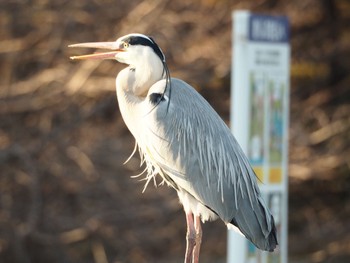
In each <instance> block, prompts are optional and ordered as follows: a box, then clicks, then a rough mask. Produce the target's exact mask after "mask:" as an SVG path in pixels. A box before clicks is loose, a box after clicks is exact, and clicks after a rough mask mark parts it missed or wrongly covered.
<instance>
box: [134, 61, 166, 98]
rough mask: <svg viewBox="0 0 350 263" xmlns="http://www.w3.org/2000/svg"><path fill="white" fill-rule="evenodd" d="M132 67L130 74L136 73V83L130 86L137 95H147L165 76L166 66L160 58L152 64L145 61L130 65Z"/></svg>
mask: <svg viewBox="0 0 350 263" xmlns="http://www.w3.org/2000/svg"><path fill="white" fill-rule="evenodd" d="M130 69H131V70H130V74H134V83H133V84H132V85H130V88H131V89H132V90H131V91H132V93H133V94H134V95H135V96H139V97H146V95H147V93H148V90H149V89H150V88H151V87H152V85H153V84H155V83H156V82H157V81H159V80H161V79H162V78H163V72H164V66H163V64H162V62H161V61H160V60H159V61H157V62H156V63H153V64H152V65H150V64H149V63H147V62H145V63H142V64H139V65H137V66H130Z"/></svg>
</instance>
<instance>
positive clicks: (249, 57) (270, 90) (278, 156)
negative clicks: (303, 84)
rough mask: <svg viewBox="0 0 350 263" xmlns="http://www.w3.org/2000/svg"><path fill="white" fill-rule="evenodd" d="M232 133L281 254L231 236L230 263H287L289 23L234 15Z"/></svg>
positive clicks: (277, 18) (275, 18)
mask: <svg viewBox="0 0 350 263" xmlns="http://www.w3.org/2000/svg"><path fill="white" fill-rule="evenodd" d="M232 43H233V58H232V73H231V76H232V77H231V125H232V126H231V129H232V132H233V134H234V135H235V137H236V138H237V140H238V142H239V144H240V145H241V147H242V149H243V151H244V152H245V153H246V154H247V156H248V158H249V160H250V163H251V164H252V167H253V169H254V171H255V173H256V175H257V177H258V178H259V181H260V183H259V187H260V190H261V193H262V195H263V197H264V199H265V202H266V203H267V204H268V206H269V208H270V211H271V212H272V214H273V216H274V218H275V224H276V228H277V238H278V242H279V247H278V249H277V250H276V251H275V252H273V253H269V252H263V251H260V250H259V249H257V248H256V247H255V246H254V245H253V244H252V243H250V242H249V241H248V240H246V239H245V238H244V237H242V236H240V235H239V234H237V233H235V232H234V231H232V230H229V233H228V261H227V262H228V263H287V255H288V250H287V247H288V246H287V245H288V244H287V223H288V220H287V219H288V208H287V205H288V202H287V201H288V174H287V172H288V171H287V168H288V167H287V165H288V125H289V67H290V66H289V64H290V46H289V23H288V19H287V18H286V17H282V16H266V15H257V14H252V13H250V12H248V11H236V12H234V13H233V41H232Z"/></svg>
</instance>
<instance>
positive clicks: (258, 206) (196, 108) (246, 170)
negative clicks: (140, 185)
mask: <svg viewBox="0 0 350 263" xmlns="http://www.w3.org/2000/svg"><path fill="white" fill-rule="evenodd" d="M166 95H167V96H168V98H167V100H165V101H163V103H160V104H159V105H157V107H156V108H155V110H154V113H153V114H150V115H151V116H152V117H151V118H153V119H152V120H150V122H149V123H152V124H151V125H150V126H149V128H150V129H152V132H151V134H152V136H151V137H150V138H148V139H149V141H150V143H149V144H148V147H153V149H152V150H150V151H151V152H152V159H153V162H155V165H156V166H158V167H159V168H160V169H161V170H162V171H163V172H164V173H166V174H167V176H169V177H170V178H171V180H172V183H174V184H175V187H178V188H181V189H183V190H185V191H187V192H188V193H189V194H191V195H192V196H193V197H195V198H196V199H197V200H198V201H199V202H201V203H202V204H203V205H205V206H206V207H208V208H210V209H211V210H212V211H214V212H215V213H216V214H217V215H218V216H219V217H220V218H221V219H222V220H223V221H224V222H225V223H227V224H233V225H235V226H237V227H238V228H239V229H240V231H241V232H242V233H243V234H244V235H245V236H246V237H247V238H248V239H249V240H251V241H252V242H253V243H254V244H255V245H256V246H257V247H258V248H260V249H263V250H273V249H274V248H275V247H276V245H277V241H276V233H275V226H274V220H273V217H272V215H271V213H270V212H269V210H268V208H267V206H266V205H265V203H264V201H263V199H262V197H261V195H260V191H259V189H258V186H257V180H256V176H255V173H254V171H253V170H252V168H251V166H250V165H249V162H248V160H247V158H246V156H245V155H244V153H243V151H242V150H241V148H240V146H239V145H238V143H237V141H236V140H235V138H234V137H233V135H232V133H231V132H230V130H229V128H228V127H227V125H226V124H225V123H224V122H223V121H222V119H221V118H220V117H219V115H218V114H217V113H216V112H215V111H214V110H213V108H212V107H211V106H210V105H209V103H208V102H207V101H206V100H205V99H204V98H203V97H202V96H201V95H200V94H199V93H198V92H196V91H195V90H194V89H193V88H192V87H191V86H189V85H188V84H187V83H185V82H183V81H181V80H178V79H172V89H171V94H170V100H169V90H168V91H167V93H166ZM168 103H170V104H169V105H168Z"/></svg>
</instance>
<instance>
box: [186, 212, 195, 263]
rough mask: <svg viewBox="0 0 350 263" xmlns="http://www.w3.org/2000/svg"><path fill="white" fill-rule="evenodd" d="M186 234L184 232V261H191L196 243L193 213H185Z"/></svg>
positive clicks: (188, 262)
mask: <svg viewBox="0 0 350 263" xmlns="http://www.w3.org/2000/svg"><path fill="white" fill-rule="evenodd" d="M186 222H187V234H186V254H185V263H192V258H193V250H194V246H195V245H196V230H195V226H194V221H193V214H192V213H190V212H189V213H186Z"/></svg>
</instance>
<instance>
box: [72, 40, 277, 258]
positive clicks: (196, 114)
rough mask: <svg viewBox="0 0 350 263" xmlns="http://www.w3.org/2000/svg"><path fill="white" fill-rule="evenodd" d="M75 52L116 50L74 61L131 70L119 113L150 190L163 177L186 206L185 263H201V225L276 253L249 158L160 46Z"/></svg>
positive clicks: (121, 79)
mask: <svg viewBox="0 0 350 263" xmlns="http://www.w3.org/2000/svg"><path fill="white" fill-rule="evenodd" d="M72 46H75V47H97V48H99V47H100V48H101V47H102V48H108V49H111V50H113V51H112V52H107V53H99V54H92V55H85V56H79V57H72V58H73V59H84V58H103V59H105V58H112V59H116V60H117V61H119V62H122V63H125V64H127V65H128V67H126V68H125V69H123V70H122V71H121V72H120V73H119V74H118V76H117V78H116V92H117V98H118V103H119V108H120V112H121V114H122V117H123V119H124V121H125V123H126V125H127V127H128V128H129V130H130V132H131V133H132V134H133V136H134V137H135V140H136V143H137V146H138V149H139V151H140V153H141V156H143V161H144V162H145V163H146V179H147V183H146V186H147V184H148V183H149V182H150V181H151V180H152V179H154V177H155V176H156V175H157V174H159V175H160V176H161V177H162V179H163V180H164V182H166V183H167V184H168V185H169V186H171V187H173V188H174V189H175V190H176V191H177V193H178V196H179V199H180V201H181V203H182V204H183V206H184V210H185V213H186V220H187V225H188V232H187V248H186V255H185V262H198V257H199V248H200V243H201V236H202V231H201V226H200V220H201V221H203V222H205V221H207V220H214V219H217V218H220V219H221V220H222V221H223V222H224V223H225V224H226V225H227V226H228V227H233V228H235V229H237V230H239V231H240V232H241V233H242V234H243V235H244V236H245V237H246V238H247V239H249V240H250V241H251V242H252V243H254V244H255V245H256V246H257V247H258V248H260V249H262V250H267V251H273V250H274V249H275V247H276V245H277V239H276V229H275V225H274V219H273V216H272V215H271V213H270V211H269V209H268V208H267V206H266V204H265V202H264V200H263V199H262V197H261V194H260V191H259V188H258V185H257V179H256V175H255V173H254V171H253V169H252V168H251V166H250V164H249V162H248V159H247V157H246V156H245V155H244V153H243V151H242V150H241V148H240V146H239V145H238V143H237V141H236V139H235V138H234V136H233V135H232V133H231V132H230V130H229V128H228V127H227V125H226V124H225V123H224V122H223V120H222V119H221V118H220V117H219V115H218V114H217V113H216V112H215V110H214V109H213V108H212V107H211V106H210V105H209V103H208V102H207V101H206V100H205V99H204V98H203V97H202V96H201V95H200V94H199V93H198V92H197V91H196V90H195V89H194V88H192V87H191V86H190V85H188V84H187V83H186V82H184V81H182V80H180V79H176V78H170V74H169V70H168V68H167V65H166V63H165V57H164V54H163V52H162V51H161V49H160V48H159V47H158V45H157V44H156V43H155V42H154V40H153V39H151V38H150V37H147V36H145V35H141V34H130V35H126V36H124V37H121V38H119V39H118V40H117V41H116V42H97V43H83V44H76V45H72Z"/></svg>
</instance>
